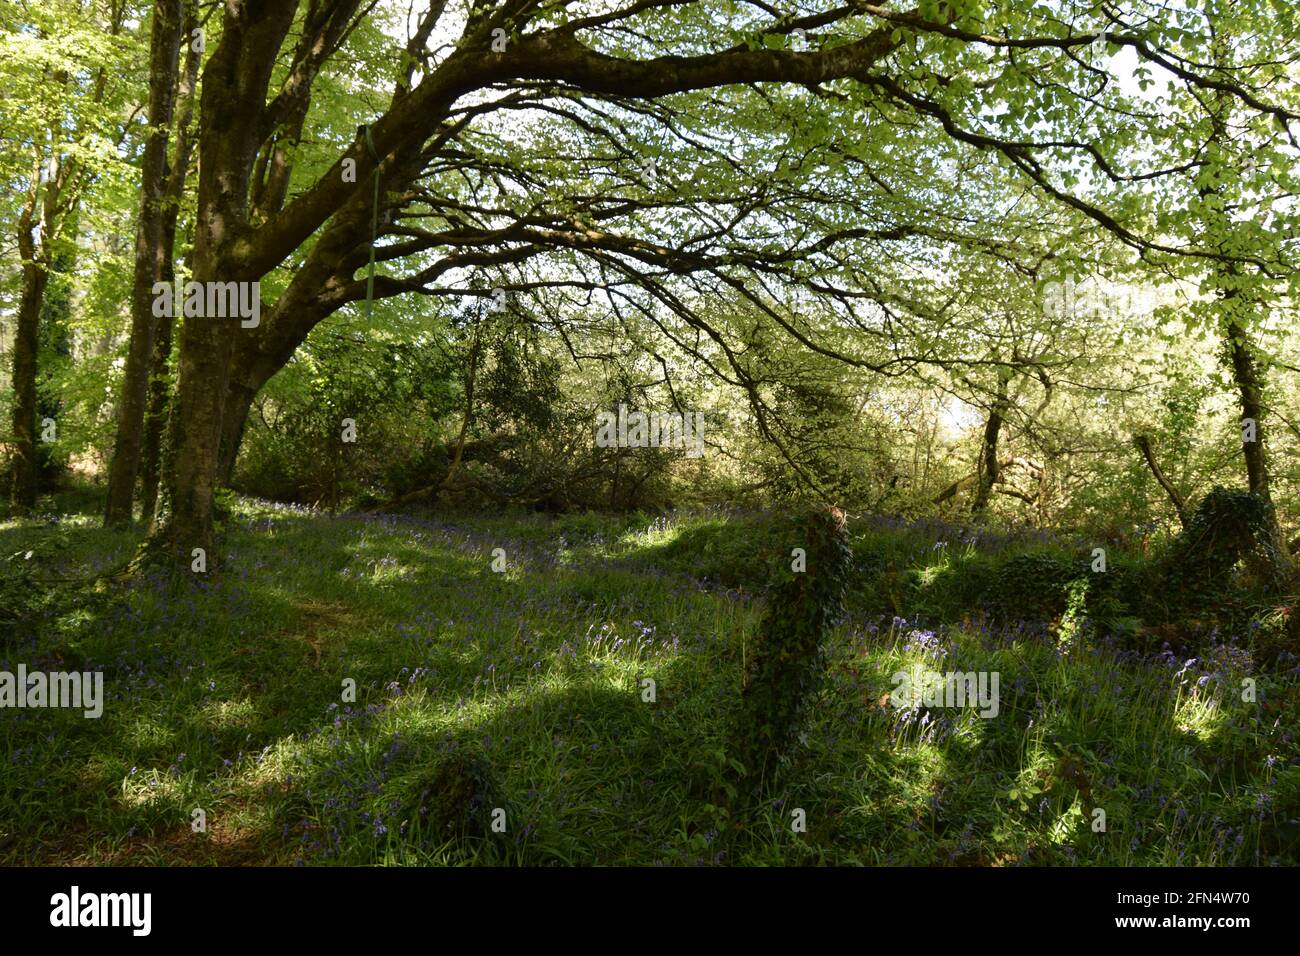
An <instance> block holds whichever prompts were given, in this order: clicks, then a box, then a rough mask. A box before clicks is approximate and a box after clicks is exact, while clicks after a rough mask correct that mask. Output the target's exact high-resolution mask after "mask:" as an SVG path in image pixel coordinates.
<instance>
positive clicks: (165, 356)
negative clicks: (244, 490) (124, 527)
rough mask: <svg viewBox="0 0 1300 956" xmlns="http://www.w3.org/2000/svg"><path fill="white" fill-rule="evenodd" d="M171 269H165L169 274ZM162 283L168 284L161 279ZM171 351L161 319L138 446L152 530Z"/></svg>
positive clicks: (167, 321) (144, 508)
mask: <svg viewBox="0 0 1300 956" xmlns="http://www.w3.org/2000/svg"><path fill="white" fill-rule="evenodd" d="M170 271H171V270H167V272H168V273H170ZM162 281H164V282H166V281H169V280H168V279H166V278H164V279H163V280H162ZM171 351H172V319H171V317H170V316H164V317H163V318H162V319H160V320H159V322H158V331H157V334H156V335H155V336H154V340H153V355H152V356H151V357H150V359H149V404H148V408H146V409H145V416H144V439H143V441H142V442H141V445H140V514H141V515H142V516H143V518H144V520H145V523H146V524H147V525H148V526H149V527H150V528H152V527H153V520H154V512H155V511H156V509H157V507H158V478H159V474H160V470H161V463H162V462H161V457H162V439H163V431H164V429H165V428H166V426H167V408H168V401H167V400H168V398H169V397H170V396H171V376H170V374H169V373H168V369H167V362H168V360H169V359H170V358H171Z"/></svg>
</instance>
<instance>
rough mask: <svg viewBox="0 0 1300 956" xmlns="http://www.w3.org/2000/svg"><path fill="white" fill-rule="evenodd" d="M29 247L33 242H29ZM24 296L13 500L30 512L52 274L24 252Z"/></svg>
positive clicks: (16, 368)
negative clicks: (44, 317)
mask: <svg viewBox="0 0 1300 956" xmlns="http://www.w3.org/2000/svg"><path fill="white" fill-rule="evenodd" d="M28 245H29V246H30V245H31V243H30V241H29V242H28ZM23 258H24V261H23V275H22V282H23V286H22V298H21V300H20V302H19V305H18V320H17V324H16V326H15V330H14V349H13V352H14V356H13V386H14V407H13V433H14V439H13V443H14V459H13V503H14V506H15V507H16V508H19V509H22V510H25V511H30V510H32V509H34V508H35V507H36V491H37V487H36V486H37V480H36V475H37V469H36V353H37V348H38V342H39V332H40V319H41V302H42V301H43V299H44V298H45V287H46V284H47V283H48V281H49V275H48V273H46V271H45V269H44V268H43V267H42V266H41V265H40V264H39V263H37V262H34V261H31V260H30V259H28V255H27V252H26V250H25V251H24V254H23Z"/></svg>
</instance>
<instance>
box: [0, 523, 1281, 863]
mask: <svg viewBox="0 0 1300 956" xmlns="http://www.w3.org/2000/svg"><path fill="white" fill-rule="evenodd" d="M93 506H94V503H93V502H86V503H85V504H84V507H85V509H86V510H84V511H80V512H74V513H72V514H67V515H62V516H59V517H57V518H42V519H39V520H33V521H25V522H15V521H10V522H8V523H5V524H0V558H6V557H8V556H10V555H12V554H17V555H18V557H17V558H16V559H14V560H11V561H9V562H7V563H5V564H4V565H3V566H4V567H5V568H7V570H6V571H5V572H4V573H5V574H7V575H9V578H8V579H7V580H8V584H7V585H6V587H7V590H0V595H9V598H10V602H11V603H13V604H18V603H19V600H20V598H21V599H22V600H23V601H25V602H26V604H24V607H23V608H22V609H20V610H19V611H18V612H17V613H16V614H12V615H10V616H9V617H6V616H5V615H0V670H13V669H14V668H15V667H16V666H17V664H18V663H19V662H23V663H25V664H26V665H27V667H28V669H29V670H36V669H45V670H60V669H64V670H67V669H78V670H90V669H94V670H102V671H103V673H104V675H105V683H106V688H107V702H106V704H105V709H104V714H103V717H102V718H100V719H98V720H87V719H84V718H83V717H82V716H81V714H80V712H79V711H76V712H74V711H68V710H54V709H50V710H21V711H19V710H2V711H0V743H3V753H4V757H3V758H0V759H4V760H5V761H6V762H5V764H4V772H3V777H2V779H0V864H15V863H24V864H69V863H71V864H92V865H93V864H107V863H119V864H159V863H163V864H213V863H217V864H294V863H305V864H310V865H315V864H353V865H355V864H395V865H426V864H452V865H464V864H494V865H501V864H524V865H548V864H561V865H563V864H633V865H656V864H662V865H715V864H717V865H724V864H742V865H754V864H760V865H765V864H785V865H801V864H838V865H844V864H873V865H874V864H933V865H1010V864H1030V865H1033V864H1088V865H1124V866H1127V865H1167V864H1204V865H1217V864H1273V863H1280V864H1291V865H1293V864H1295V863H1296V862H1297V845H1298V844H1300V823H1298V819H1300V797H1298V796H1297V794H1298V793H1300V786H1297V784H1298V783H1300V745H1297V741H1296V726H1295V714H1296V707H1295V705H1296V703H1297V701H1298V698H1300V678H1298V677H1297V669H1296V668H1295V667H1294V664H1295V663H1296V662H1295V661H1294V659H1289V658H1288V659H1284V660H1283V661H1282V663H1280V664H1278V665H1277V666H1275V667H1273V668H1271V669H1263V668H1261V667H1259V666H1258V665H1257V664H1256V662H1255V661H1254V660H1253V659H1252V657H1251V653H1250V644H1249V640H1248V635H1244V634H1243V635H1242V636H1241V638H1240V639H1239V640H1235V641H1234V640H1224V641H1222V642H1219V643H1215V644H1212V645H1211V644H1207V645H1203V646H1202V647H1201V648H1200V649H1199V650H1198V651H1197V652H1196V653H1195V654H1187V655H1182V656H1180V655H1176V654H1175V652H1174V651H1173V650H1169V649H1165V650H1164V651H1163V652H1162V651H1161V649H1160V648H1159V647H1144V646H1141V645H1135V644H1134V643H1133V642H1132V641H1127V640H1120V639H1109V638H1102V637H1099V636H1098V634H1097V633H1095V629H1090V625H1089V624H1088V622H1087V621H1085V622H1084V624H1083V627H1082V630H1080V629H1079V628H1078V626H1077V622H1074V623H1070V626H1069V627H1062V626H1061V621H1060V620H1059V619H1055V618H1037V619H1030V620H1019V621H1017V620H1010V619H1005V615H1004V616H1003V618H999V617H997V616H996V615H995V616H990V615H989V614H986V613H984V612H985V611H986V610H987V605H988V602H986V601H983V600H982V598H983V597H984V592H985V590H987V589H988V588H991V587H994V586H1001V585H999V584H998V581H997V573H996V569H997V567H998V565H997V564H995V563H993V562H995V561H999V560H1003V559H1004V558H1009V557H1013V556H1015V555H1024V554H1038V553H1043V552H1044V549H1047V550H1049V551H1050V550H1052V549H1055V551H1054V552H1053V553H1056V554H1057V555H1058V556H1060V558H1061V560H1062V561H1065V560H1073V556H1074V555H1075V554H1076V552H1077V551H1078V549H1079V548H1080V547H1083V548H1085V550H1084V552H1083V553H1086V542H1083V543H1078V542H1064V543H1062V542H1059V541H1051V540H1048V539H1046V538H1045V537H1043V536H1041V535H1038V534H1037V533H1032V534H1028V533H1027V534H1020V535H1016V534H1007V535H998V534H993V533H990V532H970V531H969V529H961V528H956V527H953V526H945V525H940V524H937V523H933V522H930V523H925V522H922V523H913V524H901V523H898V522H891V521H887V520H884V519H863V520H861V521H858V522H855V523H854V524H853V525H851V530H853V531H854V533H855V539H854V549H855V554H856V555H857V558H858V566H859V569H860V573H859V576H858V579H857V580H856V581H855V582H854V587H853V601H852V606H853V612H852V613H851V614H850V616H849V618H848V619H847V620H846V621H845V622H844V623H843V624H842V625H841V626H840V627H839V628H838V629H837V630H836V632H835V634H834V636H833V644H832V653H831V668H830V672H829V675H828V680H827V684H826V687H825V689H824V691H823V698H822V699H821V700H820V701H819V702H818V706H816V707H815V708H813V714H814V716H813V718H812V720H811V722H810V723H809V725H808V726H807V727H806V728H805V733H804V735H803V738H802V743H801V747H800V750H799V752H798V753H797V754H796V755H795V756H794V757H793V759H792V760H791V762H790V763H789V765H788V766H787V767H786V768H785V770H784V772H783V775H782V777H781V780H780V782H779V783H778V785H777V786H775V787H774V788H773V789H772V790H771V792H770V793H768V794H767V795H766V796H765V797H764V798H763V799H762V800H761V801H758V802H756V803H753V804H750V805H744V804H737V805H734V806H731V807H724V806H719V805H715V804H713V803H711V802H710V797H709V796H708V794H709V793H710V792H712V791H711V790H710V787H709V786H708V784H709V783H710V782H711V781H716V780H718V779H721V775H722V773H723V768H724V767H725V764H726V754H725V753H724V752H723V744H724V741H725V740H726V739H727V734H728V732H729V728H730V725H731V720H732V715H733V713H734V711H735V707H736V704H737V701H738V696H739V684H740V675H741V673H742V667H743V662H744V659H745V655H746V648H747V642H749V641H750V640H751V639H752V636H753V634H754V633H755V631H756V629H757V627H758V626H759V622H760V620H761V615H762V610H763V602H762V597H761V591H762V585H763V582H764V580H765V579H766V575H767V574H768V571H769V569H770V568H771V567H772V566H773V562H778V561H781V560H788V558H787V557H786V556H787V555H788V554H789V549H790V547H791V546H792V544H791V542H790V541H788V540H784V539H783V537H782V532H781V530H780V527H781V526H780V525H779V524H777V523H775V522H772V521H770V520H768V519H766V518H765V517H764V516H762V515H734V514H725V513H721V512H710V513H697V514H691V515H674V516H669V517H659V518H655V517H648V516H632V517H628V518H614V517H603V516H593V515H582V516H568V517H562V518H558V519H557V518H549V517H545V516H537V515H522V516H520V515H514V516H492V517H486V516H472V515H461V516H419V515H395V516H382V517H376V516H360V515H345V516H340V517H337V518H330V517H326V516H322V515H313V514H309V513H306V512H303V511H301V510H296V509H292V508H287V507H280V506H272V505H268V504H265V503H259V502H253V501H241V502H240V503H239V504H238V507H237V511H236V516H235V518H234V520H233V521H232V523H231V527H230V528H229V529H228V532H227V536H226V540H225V542H224V548H225V554H226V563H225V565H224V566H223V569H222V571H221V572H220V573H218V574H214V575H210V576H204V577H199V576H196V575H188V574H187V575H186V576H184V577H183V578H182V579H181V580H179V581H171V580H167V579H164V578H163V577H161V576H155V577H149V578H145V579H142V580H138V581H136V582H134V583H133V584H132V585H131V586H130V587H116V588H108V589H105V588H102V587H101V588H100V589H98V590H96V589H94V588H92V587H84V586H79V585H77V584H76V582H75V581H66V580H65V581H63V582H62V583H60V584H57V585H51V584H50V583H49V582H51V581H52V580H54V579H56V578H57V579H65V578H77V577H89V576H93V575H94V574H95V573H98V572H99V571H102V570H103V569H105V568H109V567H111V566H113V565H114V564H117V563H120V562H122V561H124V560H125V559H126V558H127V557H129V555H130V554H131V553H132V550H133V548H134V546H135V543H136V538H135V536H134V535H133V534H131V533H129V532H113V531H105V530H102V529H100V528H98V527H97V523H98V522H97V521H96V520H94V517H93V516H94V514H95V512H94V511H93V510H91V509H92V508H93ZM795 544H797V542H795ZM940 545H941V546H940ZM498 548H499V549H502V551H504V559H505V565H504V570H503V571H500V572H495V571H493V569H492V564H493V559H494V549H498ZM27 551H31V552H32V557H31V558H27V557H25V555H26V552H27ZM499 555H500V553H499V552H498V556H499ZM981 560H983V561H985V562H986V564H987V566H985V567H983V568H982V570H981V574H975V575H972V574H971V573H968V572H970V569H971V567H973V566H974V565H973V564H972V562H974V563H975V564H978V562H980V561H981ZM963 569H964V570H963ZM19 575H23V576H21V577H20V576H19ZM972 582H973V583H972ZM991 582H992V583H991ZM1003 584H1005V582H1003ZM1020 584H1021V585H1023V582H1020ZM24 589H26V590H24ZM1071 621H1073V619H1072V618H1071ZM1067 632H1068V633H1067ZM911 667H923V668H928V669H933V670H936V671H997V672H998V673H999V675H1000V681H1001V683H1000V704H999V712H998V715H997V717H995V718H992V719H982V718H980V717H979V716H978V714H977V712H976V711H975V710H972V709H967V710H954V709H943V708H937V707H935V708H926V707H917V708H905V709H900V708H896V707H894V706H891V705H890V701H889V694H890V691H891V689H892V686H893V682H892V675H893V674H894V673H896V672H897V671H899V670H907V669H908V668H911ZM1246 678H1249V679H1252V680H1254V681H1255V687H1256V699H1255V701H1254V702H1249V701H1245V700H1243V699H1242V696H1243V695H1242V692H1241V688H1242V686H1243V685H1242V681H1243V679H1246ZM647 679H650V680H653V682H654V685H653V686H654V700H653V702H650V701H648V700H647V699H646V697H647V696H648V694H647V687H648V685H647V684H645V683H644V682H645V681H646V680H647ZM347 682H355V701H352V700H347V699H345V697H344V689H345V687H347V686H348V683H347ZM448 767H450V768H452V769H451V770H447V769H446V768H448ZM440 768H442V769H441V770H440ZM462 783H463V784H464V789H465V792H464V794H460V795H458V796H456V797H455V798H453V797H452V796H449V793H448V791H449V788H450V789H452V790H455V789H456V788H457V787H459V786H460V785H461V784H462ZM457 793H458V794H459V791H457ZM462 796H463V798H464V799H463V800H462V801H461V802H460V803H456V800H460V799H461V797H462ZM449 801H450V802H451V803H452V804H455V805H450V804H449ZM466 808H468V811H467V810H466ZM196 809H201V810H202V811H203V813H204V815H205V822H206V830H205V832H196V831H195V829H194V819H195V817H194V811H195V810H196ZM495 810H500V811H502V813H503V814H504V816H503V819H504V827H505V829H504V832H494V831H493V829H492V826H491V820H492V816H493V811H495ZM796 810H803V811H804V814H803V815H804V817H805V818H806V821H807V825H806V832H795V831H794V829H792V826H791V823H792V820H793V819H794V812H795V811H796ZM1097 810H1101V811H1104V817H1105V830H1104V832H1099V831H1098V830H1097V829H1096V821H1097V820H1098V817H1097V816H1096V811H1097ZM467 812H468V817H467V816H466V813H467ZM448 814H450V817H449V816H448ZM458 814H459V816H457V815H458ZM497 818H498V819H502V816H501V814H498V815H497ZM447 819H454V820H459V822H460V824H461V825H459V826H455V827H452V828H450V829H449V828H447V827H446V826H444V825H442V824H443V823H444V822H445V821H446V820H447Z"/></svg>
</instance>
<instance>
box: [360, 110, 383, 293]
mask: <svg viewBox="0 0 1300 956" xmlns="http://www.w3.org/2000/svg"><path fill="white" fill-rule="evenodd" d="M362 129H364V130H365V131H366V150H367V152H369V153H370V159H371V161H372V162H373V163H374V164H375V198H374V201H373V202H372V203H371V206H370V264H369V266H367V267H366V318H367V319H369V318H370V310H371V308H372V307H373V306H374V298H375V240H377V239H378V238H379V153H378V152H376V151H375V141H374V140H373V139H371V138H370V127H369V126H364V127H362Z"/></svg>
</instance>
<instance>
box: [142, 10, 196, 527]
mask: <svg viewBox="0 0 1300 956" xmlns="http://www.w3.org/2000/svg"><path fill="white" fill-rule="evenodd" d="M198 22H199V18H198V4H197V2H196V0H185V21H184V23H183V25H182V26H181V37H182V41H183V40H184V38H185V37H188V36H190V35H191V34H192V33H193V31H194V29H195V28H196V27H197V25H198ZM201 59H202V54H201V53H200V52H199V51H198V50H196V49H195V48H194V44H192V43H191V44H188V45H187V46H186V52H185V73H184V75H183V76H182V77H181V80H180V87H179V91H178V94H177V104H176V111H177V119H176V136H175V140H176V149H175V151H174V154H173V156H172V163H171V169H170V170H169V172H168V174H167V191H166V195H165V197H164V202H163V216H162V272H161V274H160V276H159V279H160V281H162V282H166V283H168V284H169V285H170V284H171V282H172V281H173V280H174V279H175V278H176V269H175V257H176V232H177V223H178V221H179V219H180V207H181V200H182V199H183V198H184V194H185V181H186V178H187V177H188V175H189V165H190V156H191V154H192V153H193V151H194V135H193V132H192V130H191V128H190V124H191V122H192V121H193V118H194V91H195V89H196V88H197V86H198V81H199V62H200V60H201ZM174 324H175V323H174V319H173V317H172V316H169V315H165V316H162V317H160V318H159V319H158V325H157V327H156V328H155V330H154V347H153V355H152V357H151V358H150V360H149V406H148V408H147V409H146V410H145V421H144V443H143V446H142V447H141V450H140V455H141V462H140V504H141V513H142V514H143V515H144V518H145V521H146V522H147V524H148V529H149V532H150V533H152V532H153V530H154V527H155V524H156V514H157V509H158V484H159V480H160V476H161V474H162V447H163V438H164V434H165V431H166V428H167V416H168V413H169V411H170V408H171V405H170V401H171V394H172V387H173V385H174V382H173V381H172V375H171V369H170V368H169V364H170V361H171V351H172V338H173V327H174Z"/></svg>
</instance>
